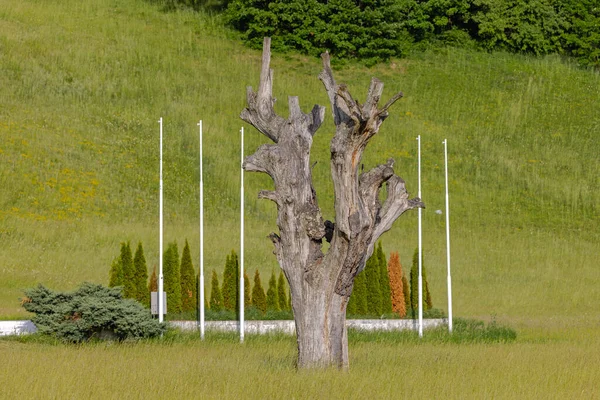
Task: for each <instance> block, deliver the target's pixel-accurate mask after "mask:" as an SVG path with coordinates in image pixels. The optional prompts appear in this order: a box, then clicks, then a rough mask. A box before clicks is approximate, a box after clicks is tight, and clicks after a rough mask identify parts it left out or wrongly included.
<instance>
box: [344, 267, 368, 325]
mask: <svg viewBox="0 0 600 400" xmlns="http://www.w3.org/2000/svg"><path fill="white" fill-rule="evenodd" d="M366 276H367V275H366V273H365V271H364V270H362V271H361V272H359V273H358V275H356V278H354V286H353V288H352V294H351V295H350V300H349V301H348V307H347V309H346V313H347V314H350V315H366V314H367V313H368V305H367V304H368V303H367V279H366ZM348 309H350V311H348Z"/></svg>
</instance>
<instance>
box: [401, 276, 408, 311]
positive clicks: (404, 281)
mask: <svg viewBox="0 0 600 400" xmlns="http://www.w3.org/2000/svg"><path fill="white" fill-rule="evenodd" d="M402 291H403V292H404V309H405V310H406V313H407V314H408V310H410V286H409V285H408V278H407V277H406V274H405V273H404V272H402Z"/></svg>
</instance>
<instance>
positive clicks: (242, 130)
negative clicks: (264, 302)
mask: <svg viewBox="0 0 600 400" xmlns="http://www.w3.org/2000/svg"><path fill="white" fill-rule="evenodd" d="M240 133H241V138H242V140H241V142H242V143H241V149H242V150H241V163H240V175H241V182H240V183H241V185H240V342H244V127H242V129H240Z"/></svg>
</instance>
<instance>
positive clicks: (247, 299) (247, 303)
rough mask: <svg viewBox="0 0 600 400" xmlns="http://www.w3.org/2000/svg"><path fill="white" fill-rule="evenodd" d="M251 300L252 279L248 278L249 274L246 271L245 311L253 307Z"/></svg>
mask: <svg viewBox="0 0 600 400" xmlns="http://www.w3.org/2000/svg"><path fill="white" fill-rule="evenodd" d="M251 306H252V303H251V298H250V278H248V274H246V271H244V309H247V308H248V307H251Z"/></svg>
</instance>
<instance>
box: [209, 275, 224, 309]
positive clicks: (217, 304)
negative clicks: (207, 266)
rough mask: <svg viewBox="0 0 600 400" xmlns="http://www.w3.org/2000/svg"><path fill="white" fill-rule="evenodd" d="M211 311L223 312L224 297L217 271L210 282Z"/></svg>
mask: <svg viewBox="0 0 600 400" xmlns="http://www.w3.org/2000/svg"><path fill="white" fill-rule="evenodd" d="M210 309H211V310H212V311H221V310H222V309H223V295H222V294H221V289H220V288H219V277H218V276H217V273H216V271H215V270H213V272H212V279H211V281H210Z"/></svg>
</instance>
